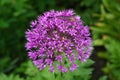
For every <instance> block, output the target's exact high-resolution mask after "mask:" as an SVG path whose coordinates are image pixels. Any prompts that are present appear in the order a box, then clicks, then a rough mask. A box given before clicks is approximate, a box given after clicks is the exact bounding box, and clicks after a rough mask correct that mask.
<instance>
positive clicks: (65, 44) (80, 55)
mask: <svg viewBox="0 0 120 80" xmlns="http://www.w3.org/2000/svg"><path fill="white" fill-rule="evenodd" d="M30 26H31V29H28V30H27V31H26V39H27V43H26V46H25V47H26V49H27V50H28V56H29V57H30V59H31V60H32V61H33V63H34V65H35V66H37V67H38V69H40V70H42V69H43V68H45V67H46V66H49V67H50V70H49V71H51V72H54V71H55V68H56V67H57V69H58V70H59V71H61V72H67V71H68V70H70V71H74V70H75V69H77V68H78V66H77V64H76V60H80V61H82V62H85V61H86V59H87V58H89V56H90V53H91V50H92V47H91V43H92V41H91V38H90V32H89V27H88V26H84V25H83V22H82V20H81V19H80V16H78V15H75V13H74V11H73V10H63V11H54V10H51V11H49V12H45V13H44V14H43V15H40V16H39V17H38V19H37V20H34V21H32V22H31V25H30ZM66 62H67V63H69V66H65V65H64V64H66ZM55 63H57V64H55Z"/></svg>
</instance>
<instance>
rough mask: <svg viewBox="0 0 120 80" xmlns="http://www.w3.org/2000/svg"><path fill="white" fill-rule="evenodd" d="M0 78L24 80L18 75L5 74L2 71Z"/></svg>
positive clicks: (1, 79) (4, 79) (0, 79)
mask: <svg viewBox="0 0 120 80" xmlns="http://www.w3.org/2000/svg"><path fill="white" fill-rule="evenodd" d="M0 80H24V79H23V78H20V77H19V75H13V74H11V75H9V76H8V75H5V74H3V73H0Z"/></svg>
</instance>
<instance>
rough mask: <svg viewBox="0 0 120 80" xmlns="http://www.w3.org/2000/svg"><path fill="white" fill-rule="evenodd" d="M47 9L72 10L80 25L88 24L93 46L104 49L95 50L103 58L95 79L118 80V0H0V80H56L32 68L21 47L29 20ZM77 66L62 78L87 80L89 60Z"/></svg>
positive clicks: (119, 11) (90, 69) (90, 74)
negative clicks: (80, 21) (100, 68)
mask: <svg viewBox="0 0 120 80" xmlns="http://www.w3.org/2000/svg"><path fill="white" fill-rule="evenodd" d="M50 9H55V10H62V9H74V10H75V12H76V13H77V14H78V15H80V16H81V18H82V20H83V21H84V24H87V25H90V29H91V32H92V37H93V44H94V46H95V47H96V46H102V47H104V48H105V50H104V51H97V54H98V57H100V58H102V59H106V66H105V67H103V69H102V71H103V72H104V74H105V75H101V78H100V79H99V80H107V79H109V80H120V75H119V74H120V65H119V63H120V49H119V48H120V1H119V0H0V80H50V79H51V80H55V78H57V80H60V76H54V75H57V74H60V73H55V74H51V73H49V72H48V70H47V69H45V70H43V71H39V70H38V69H36V68H35V67H34V66H33V64H32V63H31V61H29V60H28V57H27V52H26V50H25V48H24V45H25V42H26V40H25V31H26V30H27V28H29V23H30V21H31V20H33V19H35V18H37V16H38V15H40V14H42V13H43V12H45V11H48V10H50ZM98 64H99V63H98ZM79 65H80V68H79V69H78V70H77V71H75V72H73V73H71V72H68V73H66V74H64V75H63V78H64V79H65V80H91V79H92V76H93V75H92V71H93V70H94V68H93V67H92V65H93V61H92V60H88V62H86V63H79ZM46 74H47V75H46ZM92 80H97V79H92Z"/></svg>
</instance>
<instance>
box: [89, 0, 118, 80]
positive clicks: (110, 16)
mask: <svg viewBox="0 0 120 80" xmlns="http://www.w3.org/2000/svg"><path fill="white" fill-rule="evenodd" d="M102 1H103V4H101V15H99V16H100V20H99V22H97V23H96V24H95V26H92V27H91V29H92V32H93V38H94V44H95V46H103V47H105V49H106V51H104V52H98V56H99V57H101V58H104V59H106V60H107V61H108V62H107V64H106V67H105V68H103V71H104V73H106V74H108V78H109V79H110V80H120V75H119V74H120V65H119V63H120V49H119V48H120V42H119V41H120V2H117V1H115V0H114V1H113V0H102Z"/></svg>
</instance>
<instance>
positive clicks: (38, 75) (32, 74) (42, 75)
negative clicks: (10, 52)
mask: <svg viewBox="0 0 120 80" xmlns="http://www.w3.org/2000/svg"><path fill="white" fill-rule="evenodd" d="M77 63H78V64H79V68H78V70H75V71H74V72H70V71H68V72H67V73H65V74H62V78H64V80H80V79H82V80H90V78H91V74H92V70H93V69H92V68H89V67H90V66H91V65H92V64H93V63H94V62H93V61H92V60H88V61H87V62H85V63H81V62H79V61H78V62H77ZM21 72H24V75H25V76H26V78H25V80H36V79H37V80H43V79H45V80H55V79H57V80H61V75H59V74H60V73H59V72H54V73H51V72H49V68H48V67H47V68H46V69H44V70H42V71H39V70H38V69H37V68H36V67H35V66H34V65H33V64H32V62H31V61H28V62H25V63H23V64H22V65H21V66H20V68H18V69H17V70H16V72H15V73H21Z"/></svg>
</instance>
